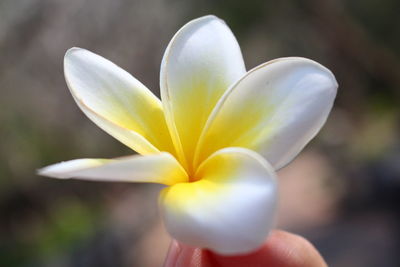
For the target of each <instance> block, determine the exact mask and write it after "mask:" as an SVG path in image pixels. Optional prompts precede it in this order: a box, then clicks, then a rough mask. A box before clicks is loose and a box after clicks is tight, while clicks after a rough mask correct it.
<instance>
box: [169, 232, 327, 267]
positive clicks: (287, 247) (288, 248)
mask: <svg viewBox="0 0 400 267" xmlns="http://www.w3.org/2000/svg"><path fill="white" fill-rule="evenodd" d="M164 267H327V264H326V262H325V261H324V259H323V258H322V256H321V255H320V254H319V252H318V251H317V250H316V249H315V247H314V246H313V245H312V244H311V243H310V242H309V241H308V240H306V239H305V238H303V237H301V236H299V235H295V234H292V233H289V232H285V231H280V230H275V231H272V232H271V234H270V235H269V237H268V239H267V241H266V242H265V243H264V245H263V246H262V247H261V248H260V249H259V250H258V251H256V252H253V253H251V254H247V255H240V256H222V255H218V254H215V253H213V252H212V251H210V250H206V249H200V248H191V247H188V246H186V245H183V244H180V243H178V242H177V241H173V242H172V243H171V246H170V249H169V252H168V255H167V259H166V261H165V263H164Z"/></svg>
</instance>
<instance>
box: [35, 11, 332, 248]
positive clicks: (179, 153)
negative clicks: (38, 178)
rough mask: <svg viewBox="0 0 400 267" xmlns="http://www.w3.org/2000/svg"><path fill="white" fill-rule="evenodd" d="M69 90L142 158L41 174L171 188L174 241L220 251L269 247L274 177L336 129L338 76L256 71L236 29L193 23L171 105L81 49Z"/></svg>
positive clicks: (284, 61) (166, 194) (182, 43)
mask: <svg viewBox="0 0 400 267" xmlns="http://www.w3.org/2000/svg"><path fill="white" fill-rule="evenodd" d="M64 71H65V78H66V81H67V84H68V87H69V89H70V91H71V93H72V95H73V97H74V99H75V101H76V103H77V104H78V106H79V107H80V108H81V110H82V111H83V112H84V113H85V114H86V115H87V116H88V117H89V118H90V119H91V120H92V121H93V122H94V123H96V124H97V125H98V126H99V127H100V128H102V129H103V130H104V131H106V132H107V133H109V134H110V135H112V136H113V137H115V138H116V139H118V140H119V141H121V142H122V143H123V144H125V145H127V146H128V147H130V148H131V149H133V150H135V151H136V152H138V153H139V154H140V155H132V156H127V157H122V158H116V159H76V160H71V161H66V162H62V163H58V164H54V165H51V166H48V167H45V168H43V169H41V170H40V171H39V173H40V174H41V175H45V176H50V177H55V178H61V179H67V178H80V179H85V180H95V181H124V182H146V183H147V182H148V183H159V184H164V185H166V187H165V188H163V189H162V191H161V193H160V196H159V203H160V209H161V212H162V216H163V219H164V223H165V226H166V228H167V230H168V232H169V233H170V234H171V235H172V237H173V238H175V239H177V240H179V241H181V242H183V243H186V244H188V245H191V246H195V247H201V248H208V249H211V250H213V251H215V252H217V253H220V254H226V255H228V254H243V253H247V252H251V251H253V250H256V249H257V248H259V246H260V245H261V244H262V243H263V242H264V240H265V239H266V237H267V235H268V233H269V231H270V230H271V228H272V227H273V225H274V214H275V209H276V203H277V182H276V174H275V171H276V170H278V169H280V168H282V167H283V166H285V165H286V164H288V163H289V162H290V161H291V160H293V158H294V157H295V156H296V155H297V154H298V153H299V152H300V151H301V150H302V149H303V147H304V146H305V145H306V144H307V143H308V142H309V141H310V140H311V139H312V138H313V137H314V136H315V135H316V134H317V132H318V131H319V130H320V128H321V127H322V125H323V124H324V123H325V121H326V119H327V116H328V114H329V112H330V110H331V108H332V105H333V101H334V98H335V95H336V89H337V86H338V85H337V82H336V80H335V77H334V76H333V74H332V73H331V72H330V71H329V70H328V69H326V68H325V67H323V66H321V65H320V64H318V63H316V62H314V61H312V60H309V59H305V58H300V57H289V58H280V59H276V60H272V61H269V62H267V63H264V64H261V65H259V66H257V67H255V68H254V69H252V70H250V71H247V72H246V69H245V66H244V62H243V58H242V54H241V51H240V47H239V45H238V43H237V41H236V39H235V37H234V35H233V34H232V32H231V31H230V29H229V28H228V26H227V25H226V24H225V23H224V22H223V21H222V20H220V19H219V18H217V17H215V16H205V17H201V18H198V19H195V20H192V21H190V22H189V23H187V24H186V25H185V26H183V27H182V28H181V29H180V30H179V31H178V32H177V33H176V34H175V36H174V37H173V38H172V40H171V42H170V43H169V45H168V47H167V49H166V52H165V54H164V57H163V60H162V63H161V74H160V88H161V101H160V100H159V99H158V98H157V97H156V96H154V95H153V94H152V92H151V91H150V90H148V89H147V88H146V87H145V86H144V85H143V84H142V83H140V82H139V81H138V80H136V79H135V78H134V77H132V76H131V75H130V74H129V73H127V72H126V71H124V70H123V69H121V68H120V67H118V66H117V65H115V64H113V63H112V62H110V61H108V60H107V59H104V58H103V57H101V56H99V55H96V54H94V53H92V52H89V51H87V50H84V49H80V48H72V49H70V50H68V51H67V53H66V55H65V59H64Z"/></svg>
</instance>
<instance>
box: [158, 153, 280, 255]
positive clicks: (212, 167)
mask: <svg viewBox="0 0 400 267" xmlns="http://www.w3.org/2000/svg"><path fill="white" fill-rule="evenodd" d="M196 177H197V178H199V179H201V180H199V181H196V182H192V183H181V184H176V185H173V186H171V187H168V188H165V189H163V191H162V193H161V195H160V205H161V209H162V212H163V216H164V219H165V225H166V228H167V230H168V231H169V233H170V234H171V235H172V236H173V237H174V238H176V239H177V240H179V241H181V242H183V243H186V244H188V245H191V246H194V247H201V248H209V249H212V250H214V251H215V252H218V253H220V254H242V253H247V252H250V251H253V250H256V249H257V248H259V247H260V246H261V245H262V244H263V242H264V241H265V239H266V236H267V234H268V233H269V231H270V230H271V228H272V227H273V223H274V214H275V207H276V194H277V192H276V191H277V188H276V179H275V173H274V170H273V169H272V167H271V166H270V165H269V164H268V163H267V162H266V161H265V159H263V158H262V157H261V156H260V155H258V154H257V153H255V152H253V151H250V150H247V149H244V148H226V149H223V150H220V151H218V152H216V153H215V154H213V155H212V156H211V157H209V158H208V159H207V160H206V161H205V162H203V164H202V165H201V166H200V168H199V170H198V171H197V173H196Z"/></svg>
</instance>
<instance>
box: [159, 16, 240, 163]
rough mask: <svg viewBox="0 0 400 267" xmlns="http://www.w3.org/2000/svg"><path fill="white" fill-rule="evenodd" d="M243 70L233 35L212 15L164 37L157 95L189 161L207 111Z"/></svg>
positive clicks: (174, 135) (207, 113)
mask: <svg viewBox="0 0 400 267" xmlns="http://www.w3.org/2000/svg"><path fill="white" fill-rule="evenodd" d="M244 73H245V66H244V63H243V58H242V54H241V51H240V47H239V45H238V43H237V41H236V39H235V37H234V35H233V34H232V32H231V31H230V29H229V28H228V26H227V25H226V24H225V23H224V22H223V21H222V20H220V19H218V18H217V17H215V16H205V17H201V18H198V19H195V20H192V21H190V22H189V23H187V24H186V25H185V26H183V27H182V28H181V29H180V30H179V31H178V32H177V33H176V34H175V36H174V37H173V39H172V40H171V42H170V43H169V45H168V47H167V49H166V51H165V54H164V58H163V62H162V65H161V74H160V87H161V98H162V101H163V105H164V110H165V113H166V117H167V122H168V126H169V127H170V131H171V135H172V136H173V138H174V142H175V144H176V146H179V145H180V144H181V145H182V147H181V156H182V154H184V155H185V157H186V158H187V160H188V163H189V164H191V163H192V159H193V154H194V150H195V145H196V143H197V140H198V137H199V135H200V133H201V131H202V129H203V126H204V124H205V122H206V120H207V118H208V115H209V114H210V112H211V111H212V109H213V107H214V106H215V104H216V103H217V101H218V100H219V98H220V97H221V95H222V94H223V93H224V92H225V91H226V90H227V89H228V87H229V86H230V85H231V84H232V83H233V82H235V81H236V80H238V79H239V78H240V77H241V76H242V75H243V74H244Z"/></svg>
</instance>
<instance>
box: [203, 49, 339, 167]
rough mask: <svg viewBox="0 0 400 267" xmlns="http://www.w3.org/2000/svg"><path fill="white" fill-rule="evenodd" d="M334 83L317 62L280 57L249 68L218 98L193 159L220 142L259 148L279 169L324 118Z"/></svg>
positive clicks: (222, 144)
mask: <svg viewBox="0 0 400 267" xmlns="http://www.w3.org/2000/svg"><path fill="white" fill-rule="evenodd" d="M336 89H337V82H336V80H335V77H334V76H333V74H332V73H331V72H330V71H329V70H328V69H326V68H325V67H323V66H322V65H320V64H318V63H316V62H314V61H312V60H309V59H305V58H296V57H294V58H282V59H277V60H273V61H270V62H267V63H265V64H262V65H260V66H258V67H256V68H254V69H253V70H251V71H249V72H248V73H247V74H246V75H245V76H244V77H243V78H242V79H240V80H239V81H238V82H237V83H236V84H235V85H233V87H232V88H230V89H229V90H228V91H227V92H226V93H225V94H224V96H223V97H222V98H221V99H220V101H219V102H218V104H217V106H216V107H215V109H214V110H213V112H212V114H211V115H210V118H209V120H208V122H207V125H206V126H205V129H204V132H203V134H202V137H201V140H200V141H199V144H198V150H197V155H196V162H198V163H200V162H201V161H202V160H204V159H205V158H207V156H208V155H210V154H211V153H213V152H214V151H217V150H218V149H221V148H223V147H230V146H238V147H246V148H249V149H252V150H255V151H257V152H259V153H260V154H261V155H263V156H264V157H265V158H266V159H267V160H268V162H270V163H271V165H272V166H274V168H275V169H279V168H281V167H283V166H284V165H286V164H287V163H289V162H290V161H291V160H292V159H293V158H294V157H295V156H296V155H297V154H298V153H299V152H300V150H301V149H303V147H304V146H305V145H306V144H307V143H308V142H309V141H310V140H311V139H312V138H313V137H314V136H315V135H316V134H317V132H318V131H319V130H320V128H321V127H322V125H323V124H324V123H325V121H326V119H327V117H328V114H329V112H330V110H331V108H332V105H333V101H334V99H335V96H336Z"/></svg>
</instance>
